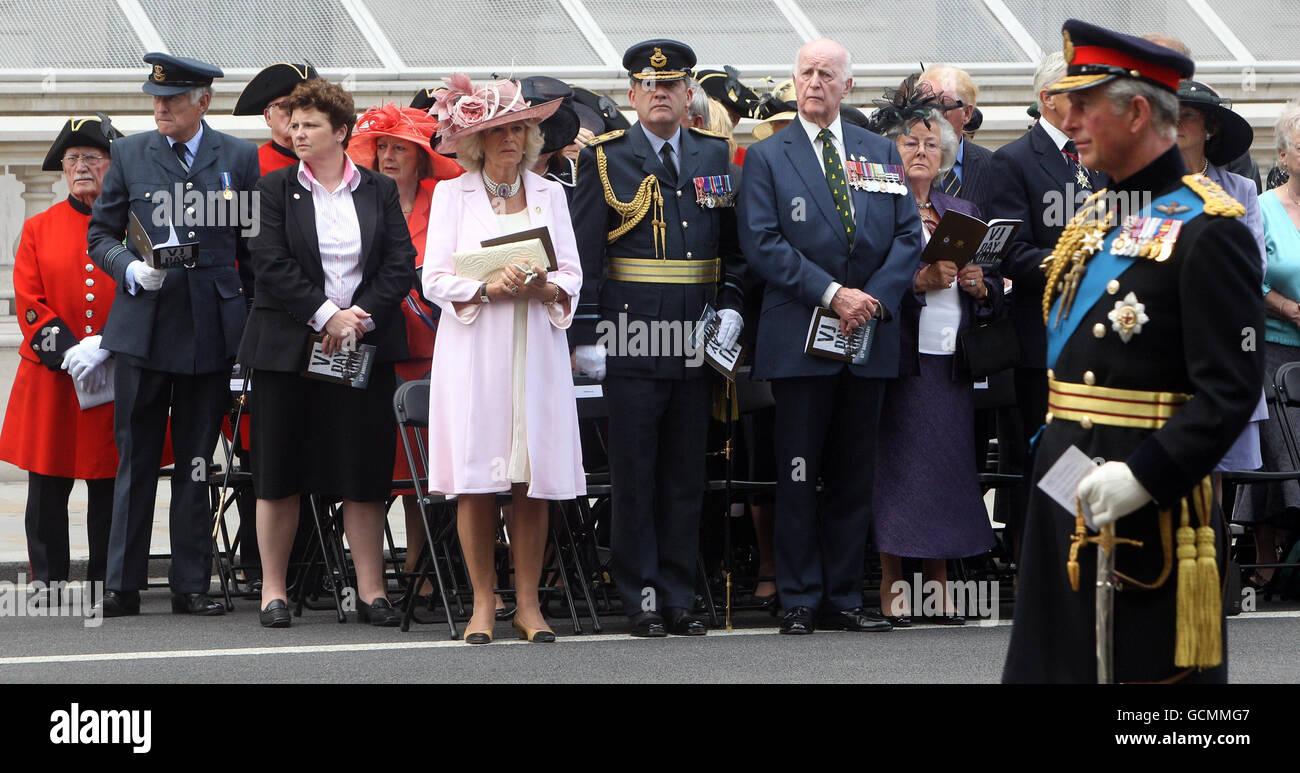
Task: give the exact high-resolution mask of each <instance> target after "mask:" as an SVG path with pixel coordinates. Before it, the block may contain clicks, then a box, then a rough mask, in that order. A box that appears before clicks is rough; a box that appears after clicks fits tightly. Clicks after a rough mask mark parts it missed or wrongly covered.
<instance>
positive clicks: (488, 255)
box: [451, 239, 548, 282]
mask: <svg viewBox="0 0 1300 773" xmlns="http://www.w3.org/2000/svg"><path fill="white" fill-rule="evenodd" d="M451 258H452V260H454V261H455V262H456V276H459V277H464V278H465V279H473V280H474V281H476V282H495V281H497V280H498V279H500V278H501V274H502V273H504V272H505V270H506V266H529V267H531V269H532V270H536V269H545V268H546V265H547V263H548V261H547V255H546V248H545V247H543V246H542V240H541V239H527V240H525V241H520V242H511V243H509V244H498V245H496V246H494V247H479V248H478V249H475V250H465V251H464V252H456V253H453V254H452V256H451Z"/></svg>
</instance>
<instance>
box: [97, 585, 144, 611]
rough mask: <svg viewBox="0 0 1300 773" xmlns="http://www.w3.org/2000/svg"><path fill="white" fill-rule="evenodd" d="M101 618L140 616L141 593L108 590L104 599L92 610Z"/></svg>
mask: <svg viewBox="0 0 1300 773" xmlns="http://www.w3.org/2000/svg"><path fill="white" fill-rule="evenodd" d="M90 610H91V614H92V615H94V614H98V615H99V616H100V617H126V616H127V615H138V614H140V591H138V590H106V591H104V598H102V599H100V601H99V602H98V603H96V604H95V605H94V606H93V607H91V608H90Z"/></svg>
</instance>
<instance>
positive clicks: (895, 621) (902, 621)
mask: <svg viewBox="0 0 1300 773" xmlns="http://www.w3.org/2000/svg"><path fill="white" fill-rule="evenodd" d="M875 614H878V615H880V617H881V619H883V620H888V621H889V624H890V625H892V626H894V627H895V628H911V627H912V618H911V616H910V615H887V614H885V613H884V612H880V611H877V612H876V613H875Z"/></svg>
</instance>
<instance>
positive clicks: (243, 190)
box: [86, 53, 259, 617]
mask: <svg viewBox="0 0 1300 773" xmlns="http://www.w3.org/2000/svg"><path fill="white" fill-rule="evenodd" d="M144 61H145V62H147V63H149V64H150V65H152V70H151V71H150V73H149V76H148V77H147V78H146V80H145V84H144V92H145V93H146V94H150V95H152V96H153V101H154V121H155V123H157V125H158V131H157V132H141V133H139V134H135V135H132V136H130V137H126V138H125V139H124V140H119V141H118V143H117V144H115V146H114V148H113V150H114V153H113V163H112V166H110V167H109V170H108V174H107V175H105V177H104V190H103V193H102V194H101V195H100V197H99V199H98V200H97V201H96V202H95V208H94V213H93V215H92V217H91V221H90V229H89V231H88V233H87V235H86V240H87V242H88V243H89V247H90V249H89V253H90V257H91V259H92V260H94V262H95V263H96V265H98V266H99V267H100V268H102V269H104V271H106V272H108V273H109V274H110V275H111V276H112V277H113V279H114V280H115V281H116V282H117V296H116V298H115V299H114V301H113V314H112V316H111V317H110V318H109V320H108V324H107V325H106V326H105V328H104V333H103V336H104V338H103V347H104V348H105V349H108V350H110V351H112V352H114V353H115V354H116V355H117V372H116V376H115V383H114V386H115V389H116V409H115V416H114V435H115V440H116V442H117V449H118V453H119V456H120V461H119V463H118V470H117V482H116V484H115V485H116V488H115V494H114V500H113V525H112V529H111V533H110V537H109V552H108V579H107V581H106V583H105V585H106V592H105V594H104V599H103V601H102V602H101V604H102V608H103V614H104V616H105V617H117V616H120V615H133V614H138V613H139V611H140V590H141V589H142V588H144V587H145V586H146V584H147V581H148V566H149V537H150V531H151V529H152V525H153V508H154V497H155V495H156V493H157V489H158V467H159V463H160V459H161V456H162V446H163V439H164V435H165V433H166V430H167V426H168V421H167V419H168V413H169V409H170V414H171V442H172V450H173V451H174V453H175V457H176V467H175V472H174V473H173V475H172V498H171V520H170V531H171V553H172V562H171V571H170V573H169V576H168V580H169V584H170V586H171V590H172V611H173V612H176V613H179V614H196V615H219V614H221V613H222V612H223V611H224V609H223V607H222V606H221V605H220V604H217V603H216V602H215V601H213V600H212V599H210V598H209V597H208V596H207V590H208V585H209V580H210V577H211V564H212V550H211V548H212V540H211V535H210V527H211V513H210V510H209V504H208V484H207V464H208V461H209V460H210V459H211V455H212V450H213V447H214V446H215V445H216V440H217V430H218V427H219V426H220V424H221V416H222V414H223V413H224V411H225V408H226V407H227V405H228V404H229V401H230V393H229V384H228V381H227V377H228V374H229V371H230V366H231V364H232V363H233V361H234V356H235V351H236V350H237V348H238V346H239V337H240V335H241V334H242V332H243V328H244V318H245V315H246V311H245V304H244V290H243V287H242V286H241V284H240V280H239V274H238V272H237V270H236V268H235V261H236V259H237V258H244V259H246V258H247V247H246V244H245V235H246V234H242V233H241V225H243V226H247V227H248V228H249V229H250V231H251V228H253V227H255V225H256V224H255V223H242V224H241V222H240V221H241V219H247V216H248V215H249V214H252V215H253V216H254V217H255V216H256V214H257V208H256V202H255V201H253V200H252V199H251V198H250V196H251V191H252V189H253V187H254V186H255V185H256V184H257V179H258V176H259V170H258V160H257V148H256V147H255V146H254V145H253V144H252V143H250V142H247V141H245V140H241V139H236V138H235V137H231V136H230V135H227V134H223V133H221V132H218V131H214V130H213V129H212V128H211V127H209V126H208V125H207V124H206V123H204V122H203V115H204V114H205V113H206V112H207V110H208V106H209V105H210V104H211V101H212V89H211V84H212V80H213V78H219V77H221V75H222V72H221V70H220V69H218V68H216V67H213V66H212V65H209V64H206V63H204V62H200V61H197V60H195V59H189V58H186V57H177V56H171V55H168V54H160V53H151V54H146V55H145V57H144ZM178 200H179V201H178ZM218 207H224V208H226V210H225V211H224V212H216V211H215V210H216V209H217V208H218ZM132 212H133V213H135V215H136V217H137V218H139V220H140V223H141V224H142V225H143V226H144V228H145V229H146V230H147V231H148V235H149V237H150V239H151V241H152V242H153V243H154V244H161V243H163V242H164V241H166V240H168V239H169V237H174V238H175V239H176V240H177V241H179V242H180V243H181V244H187V243H194V244H196V245H197V246H196V248H195V249H196V250H197V254H195V255H193V259H192V260H191V261H189V262H188V263H187V264H186V266H185V267H177V268H156V267H152V266H150V265H149V264H148V263H146V262H145V261H144V260H141V259H139V258H138V257H137V256H136V255H135V254H134V253H133V252H132V251H131V250H130V249H128V248H127V247H126V246H124V245H123V238H124V236H125V235H126V231H127V218H128V213H132ZM178 216H179V217H178ZM160 223H161V225H160Z"/></svg>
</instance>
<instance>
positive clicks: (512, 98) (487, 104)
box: [429, 73, 564, 153]
mask: <svg viewBox="0 0 1300 773" xmlns="http://www.w3.org/2000/svg"><path fill="white" fill-rule="evenodd" d="M443 83H444V84H445V85H446V86H447V87H446V88H445V89H442V90H441V91H439V92H438V93H437V95H436V96H435V97H434V101H433V107H432V108H430V110H429V114H430V115H433V116H436V117H437V119H438V129H439V134H438V144H437V149H438V152H440V153H454V152H456V143H457V142H458V141H459V140H460V138H461V137H465V136H467V135H470V134H473V133H474V132H480V131H483V130H484V129H491V128H492V127H493V126H501V125H503V124H508V123H514V122H515V121H529V120H535V121H544V120H546V119H547V118H550V117H551V115H553V114H554V113H555V111H556V110H558V109H559V108H560V103H561V102H563V101H564V100H562V99H552V100H550V101H549V102H541V103H539V104H535V105H534V104H529V103H528V100H526V99H524V98H523V95H522V94H520V92H519V83H518V82H517V81H512V80H496V81H492V82H491V83H487V84H485V85H483V86H479V87H476V86H475V85H474V84H473V82H472V81H470V79H469V76H468V75H465V74H464V73H456V74H455V75H452V76H450V77H449V78H447V79H446V80H444V81H443Z"/></svg>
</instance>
